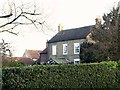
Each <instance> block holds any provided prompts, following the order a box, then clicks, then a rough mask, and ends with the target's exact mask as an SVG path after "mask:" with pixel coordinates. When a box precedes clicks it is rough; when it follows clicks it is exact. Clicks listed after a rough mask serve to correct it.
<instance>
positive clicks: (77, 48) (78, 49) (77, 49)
mask: <svg viewBox="0 0 120 90" xmlns="http://www.w3.org/2000/svg"><path fill="white" fill-rule="evenodd" d="M79 53H80V44H79V43H74V54H79Z"/></svg>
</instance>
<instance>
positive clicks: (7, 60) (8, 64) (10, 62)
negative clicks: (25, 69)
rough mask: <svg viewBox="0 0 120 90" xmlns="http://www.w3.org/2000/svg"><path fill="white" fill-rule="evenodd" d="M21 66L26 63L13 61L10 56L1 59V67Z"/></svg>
mask: <svg viewBox="0 0 120 90" xmlns="http://www.w3.org/2000/svg"><path fill="white" fill-rule="evenodd" d="M21 66H26V64H24V63H22V62H18V61H15V60H13V59H12V58H4V59H3V60H2V67H21Z"/></svg>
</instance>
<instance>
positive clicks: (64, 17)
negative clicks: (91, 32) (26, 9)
mask: <svg viewBox="0 0 120 90" xmlns="http://www.w3.org/2000/svg"><path fill="white" fill-rule="evenodd" d="M9 1H14V2H15V3H16V5H21V4H22V3H23V4H24V3H25V4H27V3H30V4H32V3H34V4H36V5H37V6H38V7H40V8H41V9H40V10H41V11H42V13H43V14H44V15H45V20H46V22H47V24H48V27H49V28H48V29H47V30H46V29H45V32H42V31H41V30H36V28H35V27H33V26H31V27H30V26H29V27H27V26H22V27H21V26H20V27H18V28H16V29H17V30H18V31H20V33H19V35H18V36H15V35H11V34H7V33H0V39H2V38H3V39H5V40H6V41H7V42H10V43H11V47H12V49H13V50H14V52H13V53H14V55H15V56H22V54H23V52H24V50H25V49H37V50H43V49H44V48H45V43H46V41H47V40H49V39H50V38H51V37H52V36H53V35H55V34H56V33H57V27H58V25H59V24H62V25H63V26H64V29H70V28H77V27H82V26H88V25H93V24H95V18H96V17H98V16H100V17H102V15H103V14H104V13H109V12H110V10H111V9H112V7H113V6H115V5H117V2H118V1H119V0H9ZM6 2H7V0H0V15H1V14H2V9H3V7H5V5H6ZM49 29H50V30H49Z"/></svg>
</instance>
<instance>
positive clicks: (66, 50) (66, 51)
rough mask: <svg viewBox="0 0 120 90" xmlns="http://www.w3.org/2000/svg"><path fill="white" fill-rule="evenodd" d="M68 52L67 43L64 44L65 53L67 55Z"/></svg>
mask: <svg viewBox="0 0 120 90" xmlns="http://www.w3.org/2000/svg"><path fill="white" fill-rule="evenodd" d="M67 53H68V46H67V44H63V55H67Z"/></svg>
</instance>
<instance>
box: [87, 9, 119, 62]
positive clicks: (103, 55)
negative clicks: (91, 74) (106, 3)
mask: <svg viewBox="0 0 120 90" xmlns="http://www.w3.org/2000/svg"><path fill="white" fill-rule="evenodd" d="M103 20H104V23H103V24H102V23H101V22H99V23H98V20H97V21H96V25H95V26H94V27H93V28H92V31H91V34H92V37H91V38H92V39H93V40H94V41H96V44H94V46H97V47H98V48H97V50H96V48H94V47H93V48H92V50H95V51H96V52H95V53H94V56H95V58H96V59H97V60H100V61H102V60H103V61H104V60H116V61H118V60H119V59H120V56H119V55H120V48H119V47H120V46H119V45H120V42H119V34H120V31H119V29H120V15H119V14H118V8H116V9H115V8H113V10H112V11H111V12H110V13H108V14H104V16H103ZM88 49H89V48H88Z"/></svg>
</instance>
